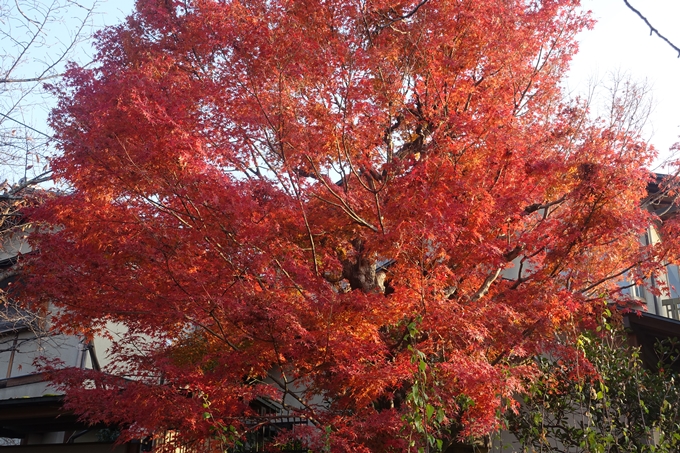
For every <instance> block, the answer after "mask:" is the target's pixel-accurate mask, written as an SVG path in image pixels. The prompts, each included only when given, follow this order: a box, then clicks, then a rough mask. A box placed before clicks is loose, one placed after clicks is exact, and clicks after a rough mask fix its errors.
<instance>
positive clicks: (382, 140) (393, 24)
mask: <svg viewBox="0 0 680 453" xmlns="http://www.w3.org/2000/svg"><path fill="white" fill-rule="evenodd" d="M589 25H590V21H589V19H588V17H587V15H586V14H584V13H583V12H582V11H581V10H580V9H579V5H578V1H576V0H544V1H525V0H509V1H502V2H499V1H492V0H474V1H468V0H436V1H435V0H429V1H428V0H422V1H414V0H366V1H349V0H329V1H307V0H294V1H293V0H241V1H235V0H234V1H217V0H164V1H161V0H138V1H137V10H136V12H135V13H134V14H133V15H132V16H131V17H129V18H128V19H127V22H126V23H125V24H122V25H119V26H117V27H114V28H109V29H107V30H105V31H103V32H102V33H100V34H99V36H98V49H99V52H98V55H97V58H96V62H95V63H96V64H95V65H94V66H92V67H86V68H81V67H73V68H71V69H70V71H69V72H68V75H67V78H66V82H65V83H64V84H63V85H61V86H60V87H59V88H58V90H59V92H60V99H61V100H60V104H59V106H58V108H57V109H56V110H55V111H54V112H53V114H52V125H53V127H54V128H55V130H56V131H57V137H58V139H59V143H60V145H59V146H60V148H61V151H62V154H61V156H60V157H58V158H55V159H54V160H53V161H52V167H53V169H54V172H55V175H56V176H57V178H58V180H59V181H60V182H61V184H65V185H66V186H67V187H68V190H67V191H66V192H65V193H62V194H61V195H59V196H55V197H54V198H52V199H51V200H50V201H48V202H47V203H45V204H44V205H43V206H42V207H41V208H39V209H38V210H36V211H35V212H33V213H32V215H33V218H34V219H35V220H36V221H41V222H46V223H47V224H51V225H54V227H53V228H43V229H42V231H43V232H45V233H43V234H37V235H36V247H37V248H38V249H39V250H40V252H41V253H40V257H39V259H38V260H37V261H35V262H34V263H33V265H32V271H31V272H32V277H31V282H30V285H27V287H28V288H29V291H31V292H32V295H33V300H34V301H41V302H45V301H48V302H50V303H52V304H54V305H56V306H57V307H58V308H59V310H60V311H59V313H58V314H57V315H56V317H55V319H54V323H55V327H56V328H57V329H60V330H62V331H65V332H74V333H75V332H77V333H83V332H85V333H87V334H90V335H94V334H97V333H102V332H106V331H107V329H110V328H111V326H112V325H117V326H119V327H120V326H124V327H125V328H124V330H121V331H120V332H118V334H117V335H116V336H114V338H113V339H114V347H113V349H112V350H111V352H110V353H111V355H110V357H111V358H112V361H111V364H110V365H109V366H108V367H107V368H105V369H104V370H102V371H101V372H100V371H80V370H71V371H67V372H64V373H61V374H57V375H56V377H57V379H58V380H60V382H62V384H63V385H65V386H66V387H67V389H68V397H69V402H70V403H69V404H70V407H72V408H74V409H76V410H77V411H78V412H79V413H81V414H83V416H84V417H86V418H87V419H88V420H90V421H92V422H105V423H112V424H118V425H119V426H121V427H122V429H123V437H122V438H133V437H139V436H145V435H149V434H152V433H156V434H158V433H162V432H165V431H167V430H172V431H173V432H174V433H175V436H176V439H178V441H181V442H189V443H190V442H192V441H196V442H204V444H205V440H206V439H212V445H216V443H219V442H220V441H223V442H226V443H227V444H229V443H233V442H234V441H236V440H238V439H241V440H242V439H243V438H244V437H243V436H245V435H246V434H247V433H248V431H249V430H250V431H252V430H254V429H257V428H259V427H261V426H264V425H266V424H268V423H274V422H275V421H276V418H275V417H273V416H271V415H269V416H268V415H266V414H264V415H262V413H259V414H258V413H257V412H256V410H255V408H256V407H257V401H271V402H274V403H276V404H278V405H279V407H284V408H285V409H286V410H288V411H289V414H290V415H291V416H295V417H297V419H298V420H304V421H305V422H306V423H307V424H308V425H305V426H297V427H296V429H293V430H292V431H289V432H288V433H287V434H284V435H283V436H282V437H281V438H280V439H279V440H278V441H276V442H278V443H279V444H282V443H284V442H293V441H294V440H296V441H297V442H302V443H303V444H304V445H305V446H306V447H308V448H313V449H318V451H321V449H322V447H324V448H331V449H332V450H333V451H407V450H409V449H410V448H411V447H413V448H416V447H418V446H423V445H425V444H432V445H433V446H437V444H438V443H437V440H440V441H441V443H439V446H441V445H444V444H446V443H448V442H450V441H452V440H454V439H456V438H460V437H465V436H480V435H484V434H486V433H488V432H490V431H491V430H494V429H496V428H497V423H498V422H497V414H498V412H499V411H502V410H505V409H506V408H507V407H508V406H511V405H512V397H513V395H514V394H515V393H516V392H521V391H522V389H523V386H524V385H525V383H526V382H527V381H528V380H530V379H531V377H532V376H533V375H534V373H535V369H534V367H533V366H532V365H531V361H530V360H529V359H530V357H532V356H535V355H536V354H541V353H545V352H547V351H553V352H555V351H554V348H555V338H556V334H558V333H560V332H568V331H570V330H571V329H574V328H577V327H578V326H581V325H583V324H584V323H586V324H587V323H588V322H589V321H590V319H591V318H592V313H594V312H595V311H597V307H600V306H601V305H602V298H603V297H607V298H609V300H615V299H617V298H621V297H623V296H621V295H620V293H619V290H620V288H619V287H618V286H616V281H617V280H620V279H621V275H622V272H623V271H624V270H626V269H632V268H633V266H635V265H637V266H638V267H639V266H640V265H641V263H642V261H643V258H644V256H645V255H644V250H643V251H641V249H640V247H639V242H638V238H639V235H640V234H641V233H642V232H643V231H644V229H645V228H646V227H647V226H648V225H649V223H650V221H651V220H652V216H651V215H650V214H649V213H648V212H647V211H646V210H645V209H643V208H642V207H641V205H640V200H642V199H643V198H644V197H645V195H646V186H647V183H648V182H649V179H650V175H649V172H648V171H647V170H645V165H647V164H648V163H649V162H650V159H651V158H652V157H653V152H652V151H651V150H650V149H648V148H647V147H646V145H645V144H644V143H643V142H642V141H641V140H640V139H639V137H638V136H636V135H635V134H634V133H631V132H630V131H627V130H625V128H621V127H617V124H609V123H604V122H597V121H589V120H588V115H587V111H586V107H585V106H584V105H583V104H581V103H579V102H571V101H569V100H566V99H565V98H564V96H563V94H562V92H561V90H560V86H559V83H560V80H561V78H562V77H563V75H564V73H565V70H566V69H567V65H568V62H569V59H570V57H571V56H572V55H573V53H574V52H575V51H576V44H575V41H574V37H575V35H576V34H577V33H578V32H579V31H580V30H582V29H583V28H584V27H588V26H589ZM119 330H120V329H119ZM560 353H566V352H564V351H561V352H560ZM83 382H89V383H90V384H88V385H83Z"/></svg>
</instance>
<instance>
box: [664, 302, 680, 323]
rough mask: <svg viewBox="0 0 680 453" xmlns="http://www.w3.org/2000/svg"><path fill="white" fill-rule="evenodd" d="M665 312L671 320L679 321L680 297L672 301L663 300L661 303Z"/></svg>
mask: <svg viewBox="0 0 680 453" xmlns="http://www.w3.org/2000/svg"><path fill="white" fill-rule="evenodd" d="M661 305H663V307H664V309H665V310H666V316H667V317H668V318H671V319H675V320H678V321H680V297H676V298H674V299H664V300H662V301H661Z"/></svg>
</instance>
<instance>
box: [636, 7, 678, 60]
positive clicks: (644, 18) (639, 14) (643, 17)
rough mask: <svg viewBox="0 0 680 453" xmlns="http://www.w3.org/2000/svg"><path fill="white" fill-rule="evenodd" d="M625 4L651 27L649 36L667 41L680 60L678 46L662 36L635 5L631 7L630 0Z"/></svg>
mask: <svg viewBox="0 0 680 453" xmlns="http://www.w3.org/2000/svg"><path fill="white" fill-rule="evenodd" d="M623 3H625V4H626V6H627V7H628V9H630V10H631V11H633V12H634V13H635V14H637V15H638V17H639V18H640V19H642V20H643V21H644V23H645V24H647V26H648V27H649V35H650V36H651V35H653V34H655V33H656V36H658V37H659V38H661V39H663V40H664V41H666V43H667V44H668V45H669V46H671V47H672V48H673V50H675V51H676V52H677V53H678V58H680V47H678V46H676V45H675V44H673V43H672V42H670V41H669V40H668V38H666V37H665V36H664V35H662V34H661V33H659V30H657V29H656V28H655V27H654V26H653V25H652V24H650V23H649V20H647V18H646V17H645V16H643V15H642V13H641V12H640V11H638V10H637V9H635V8H634V7H633V5H631V4H630V3H629V2H628V0H623Z"/></svg>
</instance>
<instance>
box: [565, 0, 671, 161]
mask: <svg viewBox="0 0 680 453" xmlns="http://www.w3.org/2000/svg"><path fill="white" fill-rule="evenodd" d="M581 2H582V6H583V7H584V8H585V9H589V10H591V11H592V13H593V18H594V19H596V20H597V21H598V23H597V24H596V25H595V28H594V29H593V30H591V31H586V32H584V33H583V34H582V35H581V47H580V52H579V54H578V55H576V57H575V58H574V60H573V62H572V70H571V74H570V77H569V80H568V81H567V86H568V88H569V89H570V90H573V91H574V92H579V91H583V90H585V89H587V86H588V82H589V80H591V79H592V78H593V77H595V78H598V77H599V78H606V76H607V75H608V73H611V72H616V71H621V72H625V73H629V74H630V76H631V77H632V79H633V80H636V81H644V80H646V81H647V82H648V83H649V84H650V85H651V87H652V96H653V101H654V106H655V107H654V110H653V112H652V115H651V117H650V119H649V124H648V127H647V131H646V137H647V138H650V142H651V143H652V144H653V145H654V146H655V147H656V148H657V150H658V151H659V152H660V154H661V157H667V156H668V155H669V153H668V149H669V148H670V147H671V145H673V144H674V143H676V142H678V141H680V139H678V136H679V135H680V114H679V113H680V59H678V54H677V53H676V52H675V51H674V50H673V49H672V48H671V47H670V46H669V45H668V44H667V43H665V42H664V41H663V40H661V39H660V38H659V37H658V36H656V35H654V36H650V35H649V27H647V25H645V23H644V22H643V21H642V20H641V19H640V18H639V17H638V16H637V15H635V13H634V12H633V11H631V10H629V9H628V8H627V7H626V5H625V3H624V2H623V0H581ZM629 2H630V3H631V5H632V6H633V7H635V8H636V9H637V10H639V11H640V12H641V13H642V14H643V15H644V16H646V17H647V19H648V20H649V21H650V23H651V24H652V25H653V26H654V27H655V28H656V29H658V30H659V32H660V33H661V34H662V35H664V36H666V37H667V38H668V39H669V40H670V41H671V42H673V44H675V45H676V46H678V47H680V28H679V27H678V20H679V19H680V1H678V0H629Z"/></svg>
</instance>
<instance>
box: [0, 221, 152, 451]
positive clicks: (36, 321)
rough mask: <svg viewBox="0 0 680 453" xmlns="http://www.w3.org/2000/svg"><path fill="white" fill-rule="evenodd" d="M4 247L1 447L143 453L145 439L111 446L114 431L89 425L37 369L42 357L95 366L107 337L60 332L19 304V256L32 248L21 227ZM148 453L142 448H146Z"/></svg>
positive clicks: (0, 268) (0, 264) (0, 272)
mask: <svg viewBox="0 0 680 453" xmlns="http://www.w3.org/2000/svg"><path fill="white" fill-rule="evenodd" d="M6 231H9V232H8V233H7V234H5V235H4V240H3V243H2V247H1V249H0V289H2V290H3V297H2V299H0V448H7V449H8V451H21V452H27V453H30V452H38V451H39V452H47V451H60V452H61V451H63V452H66V453H68V452H72V453H77V452H83V453H84V452H93V453H96V452H115V453H133V452H135V453H136V452H139V451H140V448H141V443H140V442H137V443H128V444H124V445H119V446H116V447H115V448H114V447H113V445H112V443H113V441H114V440H115V437H116V431H115V429H111V428H110V427H106V426H88V425H87V424H85V423H83V422H81V421H79V420H78V418H77V417H76V416H75V415H74V414H73V413H71V412H69V411H66V410H64V408H63V395H61V394H60V393H59V392H58V391H57V390H56V389H55V388H53V387H52V386H51V385H50V383H49V381H48V379H47V376H46V375H45V374H44V373H42V372H41V371H40V370H39V369H37V368H36V367H35V364H34V361H35V360H36V359H37V358H38V357H48V358H59V359H61V360H62V361H64V363H66V364H67V365H71V366H76V367H80V368H97V367H99V366H100V363H103V362H105V361H106V356H105V355H104V354H102V352H104V351H106V348H107V347H108V341H107V340H106V339H104V338H95V339H94V340H92V341H86V340H84V339H83V338H79V337H78V336H74V335H56V334H53V333H51V332H49V330H48V326H47V323H46V320H45V319H44V317H43V316H41V315H39V314H35V313H32V312H31V311H28V310H25V309H23V308H21V307H20V306H18V305H17V304H16V303H15V302H14V301H13V300H12V297H11V295H12V292H13V288H15V287H17V286H18V285H20V284H21V281H20V278H19V275H18V272H17V270H16V268H15V264H16V262H17V258H18V257H19V255H23V254H27V253H30V252H31V249H30V247H29V245H28V244H27V242H26V240H25V232H23V231H22V228H11V229H10V230H6ZM142 451H144V450H142Z"/></svg>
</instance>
